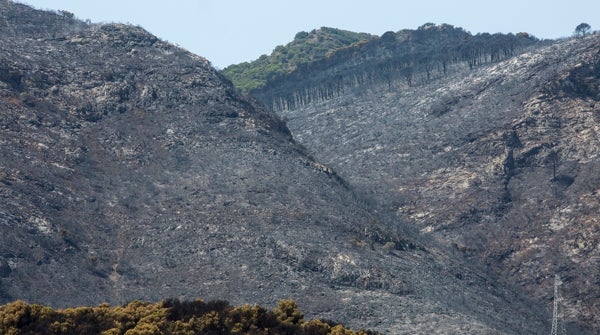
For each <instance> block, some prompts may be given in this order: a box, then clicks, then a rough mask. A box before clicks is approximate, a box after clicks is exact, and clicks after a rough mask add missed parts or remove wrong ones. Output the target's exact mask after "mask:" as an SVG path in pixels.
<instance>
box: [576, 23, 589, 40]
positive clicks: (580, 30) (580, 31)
mask: <svg viewBox="0 0 600 335" xmlns="http://www.w3.org/2000/svg"><path fill="white" fill-rule="evenodd" d="M590 29H592V26H590V25H589V24H587V23H585V22H582V23H580V24H579V25H577V27H575V35H576V36H581V37H583V36H585V35H587V34H588V33H589V32H590Z"/></svg>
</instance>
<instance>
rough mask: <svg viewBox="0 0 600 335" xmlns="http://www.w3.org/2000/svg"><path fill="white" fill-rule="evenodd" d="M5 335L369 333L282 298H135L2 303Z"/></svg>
mask: <svg viewBox="0 0 600 335" xmlns="http://www.w3.org/2000/svg"><path fill="white" fill-rule="evenodd" d="M0 334H3V335H28V334H49V335H54V334H56V335H58V334H61V335H71V334H73V335H75V334H77V335H85V334H98V335H158V334H164V335H170V334H173V335H175V334H177V335H194V334H256V335H260V334H272V335H276V334H290V335H291V334H294V335H304V334H306V335H308V334H319V335H326V334H332V335H333V334H335V335H354V334H356V335H369V334H375V333H373V332H370V331H357V332H355V331H351V330H348V329H346V328H345V327H344V326H342V325H339V324H333V323H331V322H323V321H320V320H310V321H306V320H304V314H303V313H302V312H300V311H299V310H298V306H297V305H296V303H295V302H294V301H292V300H283V301H281V302H280V303H279V305H278V306H277V307H276V308H274V309H273V310H272V311H268V310H266V309H264V308H262V307H259V306H251V305H243V306H239V307H233V306H231V305H229V304H228V303H227V302H225V301H209V302H204V301H202V300H196V301H179V300H177V299H169V300H165V301H162V302H159V303H154V304H153V303H147V302H140V301H133V302H130V303H128V304H127V305H124V306H116V307H111V306H109V305H108V304H101V305H99V306H97V307H76V308H66V309H57V310H54V309H52V308H50V307H45V306H41V305H37V304H28V303H26V302H23V301H15V302H12V303H9V304H7V305H3V306H0Z"/></svg>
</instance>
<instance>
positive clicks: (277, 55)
mask: <svg viewBox="0 0 600 335" xmlns="http://www.w3.org/2000/svg"><path fill="white" fill-rule="evenodd" d="M372 37H373V36H372V35H369V34H366V33H355V32H351V31H347V30H341V29H335V28H328V27H322V28H320V29H315V30H312V31H311V32H308V33H307V32H305V31H302V32H299V33H297V34H296V36H295V37H294V40H293V41H292V42H290V43H288V44H286V45H285V46H282V45H280V46H278V47H276V48H275V50H273V52H272V53H271V55H269V56H267V55H262V56H261V57H260V58H259V59H257V60H255V61H252V62H245V63H241V64H236V65H231V66H228V67H226V68H225V69H223V71H222V73H223V75H225V77H227V78H229V79H230V80H231V81H232V82H233V83H234V85H235V86H236V87H237V88H239V89H240V90H241V91H242V92H243V93H247V92H249V91H250V90H254V89H258V88H261V87H263V86H264V85H266V84H267V82H269V81H270V80H271V79H272V78H274V77H277V76H280V75H283V74H287V73H290V72H292V71H294V70H295V69H296V68H297V67H298V66H299V65H302V64H307V63H310V62H313V61H316V60H319V59H322V58H325V57H327V56H329V55H330V54H331V53H332V52H334V51H336V50H338V49H340V48H342V47H346V46H349V45H352V44H354V43H358V42H361V41H366V40H368V39H370V38H372Z"/></svg>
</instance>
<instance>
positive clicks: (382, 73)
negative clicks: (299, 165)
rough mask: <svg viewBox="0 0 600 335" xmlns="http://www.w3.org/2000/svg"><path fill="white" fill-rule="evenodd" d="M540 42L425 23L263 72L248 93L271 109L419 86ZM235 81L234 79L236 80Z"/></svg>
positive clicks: (516, 35) (518, 36)
mask: <svg viewBox="0 0 600 335" xmlns="http://www.w3.org/2000/svg"><path fill="white" fill-rule="evenodd" d="M537 43H540V41H539V40H538V39H537V38H535V37H533V36H531V35H529V34H527V33H518V34H501V33H496V34H489V33H480V34H476V35H473V34H471V33H469V32H467V31H465V30H464V29H463V28H460V27H454V26H452V25H449V24H440V25H436V24H433V23H426V24H424V25H422V26H420V27H419V28H417V29H415V30H410V29H405V30H401V31H399V32H396V33H394V32H391V31H390V32H386V33H385V34H383V35H382V36H381V37H378V38H372V39H370V40H369V41H366V42H364V43H358V44H354V45H351V46H348V47H346V48H340V49H338V50H336V51H335V52H332V53H330V54H329V55H328V56H327V57H324V58H322V59H319V60H315V61H313V62H311V63H305V64H301V65H299V66H298V67H297V68H296V69H295V70H294V71H293V72H289V73H275V72H270V73H266V74H263V75H264V76H266V77H267V78H269V80H268V81H267V83H266V84H265V85H263V86H262V87H257V88H254V89H252V90H251V92H250V93H251V94H252V95H254V96H255V97H257V98H258V99H259V100H261V101H262V102H264V103H265V104H266V105H267V106H270V107H272V108H273V109H274V110H282V109H293V108H295V107H299V106H303V105H306V104H309V103H312V102H319V101H322V100H328V99H331V98H334V97H337V96H340V95H343V94H347V93H352V92H354V90H355V89H356V90H358V91H359V92H360V91H364V89H365V87H368V85H372V84H379V83H385V84H386V85H387V86H388V89H390V90H391V89H392V86H393V85H395V84H396V83H403V84H405V85H407V86H415V85H423V84H427V83H429V82H431V81H432V80H434V79H436V78H440V77H446V76H448V75H450V74H452V73H456V72H457V71H458V70H462V69H474V68H476V67H478V66H482V65H485V64H491V63H496V62H499V61H502V60H505V59H507V58H510V57H513V56H515V55H517V54H519V53H521V52H523V51H524V50H525V49H526V48H527V47H530V46H532V45H535V44H537ZM234 83H235V82H234Z"/></svg>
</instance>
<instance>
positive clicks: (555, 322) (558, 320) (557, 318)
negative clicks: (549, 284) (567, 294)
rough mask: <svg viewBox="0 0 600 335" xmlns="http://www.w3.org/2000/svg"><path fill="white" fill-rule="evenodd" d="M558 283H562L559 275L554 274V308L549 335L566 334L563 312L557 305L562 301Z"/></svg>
mask: <svg viewBox="0 0 600 335" xmlns="http://www.w3.org/2000/svg"><path fill="white" fill-rule="evenodd" d="M560 285H562V280H560V276H559V275H554V309H553V311H552V332H551V333H550V335H567V331H566V329H565V322H564V320H563V314H562V311H561V310H560V306H559V303H560V302H561V301H562V298H561V297H560V291H559V286H560ZM559 327H560V328H559Z"/></svg>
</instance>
